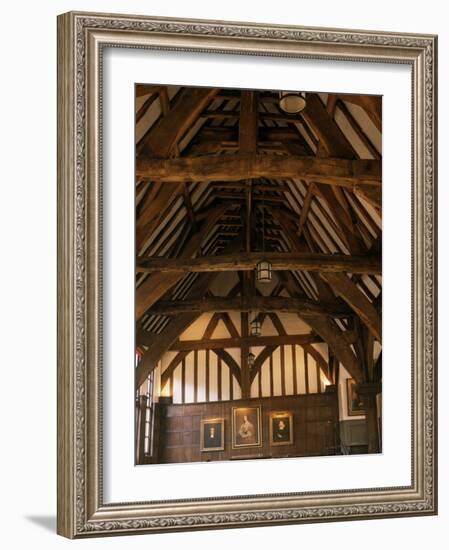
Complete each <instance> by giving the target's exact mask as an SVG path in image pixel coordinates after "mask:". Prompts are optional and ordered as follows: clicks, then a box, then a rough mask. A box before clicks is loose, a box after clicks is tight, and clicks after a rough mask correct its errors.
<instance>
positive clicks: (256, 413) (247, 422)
mask: <svg viewBox="0 0 449 550" xmlns="http://www.w3.org/2000/svg"><path fill="white" fill-rule="evenodd" d="M261 445H262V426H261V413H260V407H233V409H232V448H233V449H238V448H240V447H260V446H261Z"/></svg>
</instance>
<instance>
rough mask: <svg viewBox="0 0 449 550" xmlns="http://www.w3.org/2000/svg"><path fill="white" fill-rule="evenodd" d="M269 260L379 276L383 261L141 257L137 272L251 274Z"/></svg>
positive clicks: (304, 256) (263, 255)
mask: <svg viewBox="0 0 449 550" xmlns="http://www.w3.org/2000/svg"><path fill="white" fill-rule="evenodd" d="M261 260H266V261H269V262H270V263H271V266H272V269H273V270H275V271H315V272H319V273H321V272H331V273H332V272H336V273H340V272H349V273H360V274H374V275H380V274H381V273H382V258H381V256H379V255H360V256H348V255H345V254H314V253H303V252H252V253H244V252H243V253H237V254H232V255H219V256H203V257H198V258H161V257H153V258H139V259H138V260H137V268H136V269H137V271H138V272H141V273H152V272H157V271H160V272H165V273H173V272H182V273H190V272H207V271H250V270H252V269H255V267H256V265H257V264H258V262H260V261H261Z"/></svg>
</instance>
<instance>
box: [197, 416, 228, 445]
mask: <svg viewBox="0 0 449 550" xmlns="http://www.w3.org/2000/svg"><path fill="white" fill-rule="evenodd" d="M224 430H225V422H224V419H223V418H218V419H217V418H211V419H205V420H204V419H203V420H201V451H223V450H224V438H225V435H224V433H225V432H224Z"/></svg>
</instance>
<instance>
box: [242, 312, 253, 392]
mask: <svg viewBox="0 0 449 550" xmlns="http://www.w3.org/2000/svg"><path fill="white" fill-rule="evenodd" d="M240 321H241V325H242V326H241V332H242V337H243V338H247V337H248V313H241V314H240ZM248 355H249V348H248V345H247V344H245V345H243V346H242V347H241V354H240V369H241V375H242V399H249V397H250V394H251V379H250V372H249V365H248Z"/></svg>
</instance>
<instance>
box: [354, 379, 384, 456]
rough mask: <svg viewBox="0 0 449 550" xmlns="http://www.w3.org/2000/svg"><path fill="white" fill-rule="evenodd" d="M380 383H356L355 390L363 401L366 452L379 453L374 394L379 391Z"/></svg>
mask: <svg viewBox="0 0 449 550" xmlns="http://www.w3.org/2000/svg"><path fill="white" fill-rule="evenodd" d="M381 389H382V388H381V385H380V384H358V385H357V391H358V393H359V395H360V397H361V399H362V401H363V404H364V408H365V415H366V431H367V434H368V452H369V453H380V452H381V448H380V438H379V424H378V421H377V400H376V395H377V394H378V393H380V392H381Z"/></svg>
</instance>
